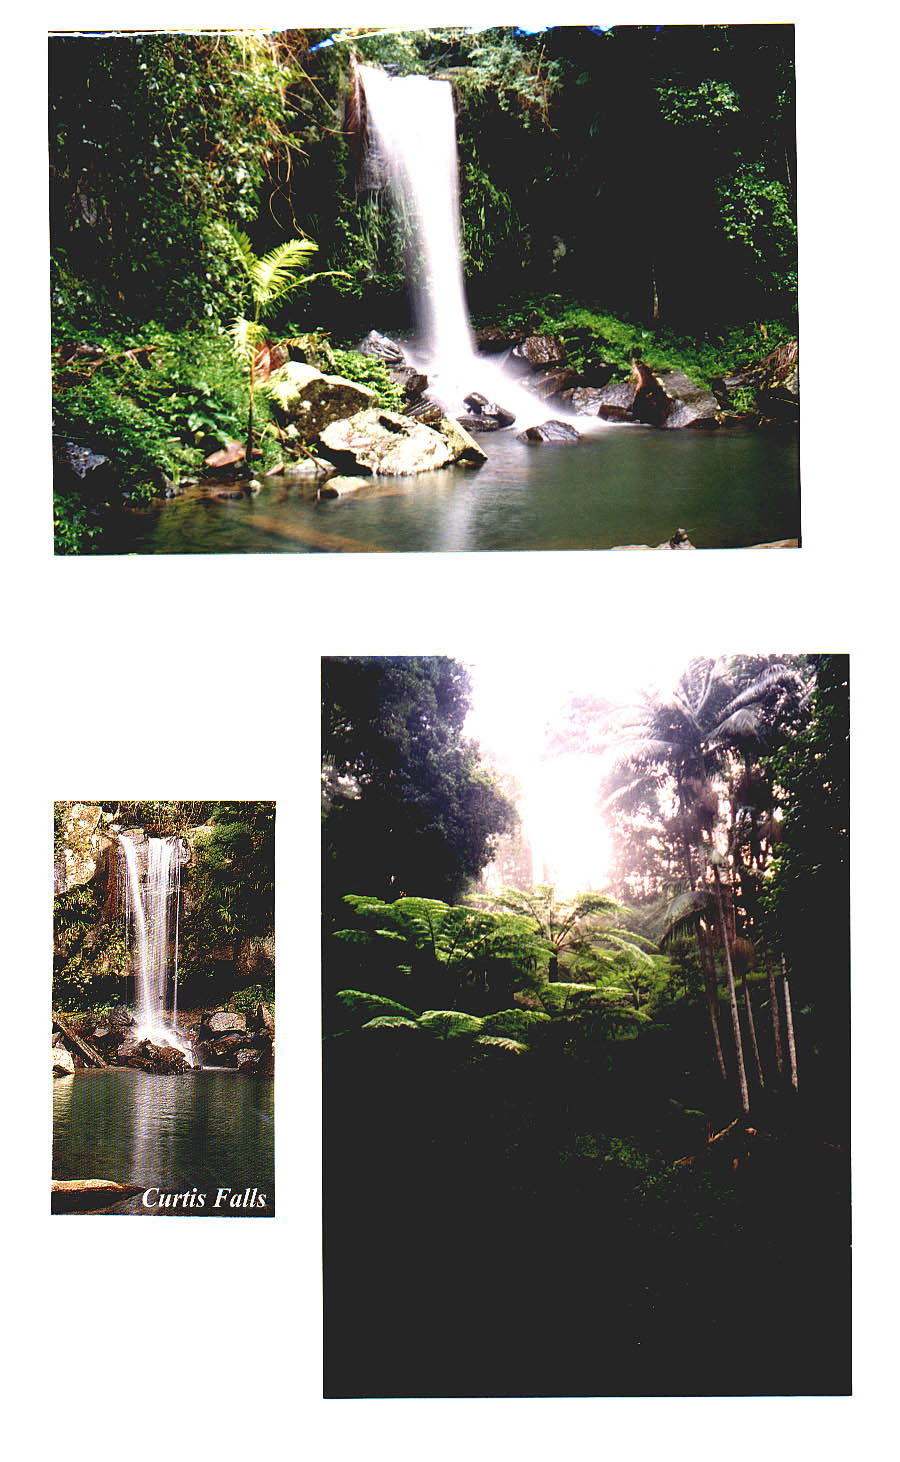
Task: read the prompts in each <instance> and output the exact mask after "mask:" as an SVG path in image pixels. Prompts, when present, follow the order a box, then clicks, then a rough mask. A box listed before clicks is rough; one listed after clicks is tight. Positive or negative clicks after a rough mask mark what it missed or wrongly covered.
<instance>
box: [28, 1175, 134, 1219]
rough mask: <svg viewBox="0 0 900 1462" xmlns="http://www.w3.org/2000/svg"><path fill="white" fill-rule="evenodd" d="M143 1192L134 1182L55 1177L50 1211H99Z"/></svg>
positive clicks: (51, 1186) (51, 1188)
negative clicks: (58, 1178) (59, 1178)
mask: <svg viewBox="0 0 900 1462" xmlns="http://www.w3.org/2000/svg"><path fill="white" fill-rule="evenodd" d="M142 1192H143V1189H142V1188H138V1187H135V1185H134V1184H133V1183H111V1182H110V1181H109V1180H108V1179H106V1178H67V1179H64V1180H57V1179H54V1180H53V1182H52V1183H51V1185H50V1212H51V1213H90V1212H97V1211H98V1210H99V1209H102V1208H111V1207H112V1205H113V1204H114V1203H121V1202H123V1200H124V1199H126V1198H132V1197H133V1196H134V1194H135V1193H142Z"/></svg>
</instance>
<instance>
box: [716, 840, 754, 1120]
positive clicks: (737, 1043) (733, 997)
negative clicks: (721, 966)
mask: <svg viewBox="0 0 900 1462" xmlns="http://www.w3.org/2000/svg"><path fill="white" fill-rule="evenodd" d="M713 881H714V884H715V890H716V909H717V910H718V914H719V927H720V929H721V930H722V948H723V949H724V951H725V970H726V972H727V975H728V1000H729V1003H730V1005H731V1023H732V1026H733V1029H734V1053H735V1057H736V1059H737V1068H738V1083H739V1085H740V1089H741V1110H742V1111H743V1113H744V1116H747V1114H748V1113H749V1111H750V1093H749V1091H748V1089H747V1072H746V1070H745V1068H744V1046H743V1042H742V1040H741V1021H740V1016H739V1015H738V1003H737V991H736V990H735V985H734V966H733V964H732V963H731V946H730V944H729V942H728V930H727V929H726V927H725V900H724V899H723V898H722V881H721V879H720V878H719V870H718V867H717V866H716V864H715V863H714V864H713Z"/></svg>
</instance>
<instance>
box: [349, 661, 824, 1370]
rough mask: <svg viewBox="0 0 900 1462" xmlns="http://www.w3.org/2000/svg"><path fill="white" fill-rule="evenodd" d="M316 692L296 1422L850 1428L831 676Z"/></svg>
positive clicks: (529, 665) (698, 667) (708, 674)
mask: <svg viewBox="0 0 900 1462" xmlns="http://www.w3.org/2000/svg"><path fill="white" fill-rule="evenodd" d="M546 669H547V667H546V666H543V665H542V666H539V667H536V665H535V663H534V661H533V660H532V659H529V658H527V657H526V656H525V654H524V653H520V654H519V655H518V656H516V655H515V654H514V653H513V652H510V653H509V654H507V655H500V654H495V655H493V656H491V655H490V654H489V653H488V652H487V651H485V653H484V655H483V657H482V658H480V659H476V660H474V661H471V662H463V661H461V660H457V659H454V658H450V657H447V656H444V655H440V656H416V657H401V656H385V657H373V656H365V657H355V658H350V657H340V658H328V659H325V660H324V661H323V662H322V775H323V854H322V857H323V864H322V866H323V884H322V899H323V917H324V943H323V1008H324V1036H325V1045H324V1050H325V1083H324V1100H325V1127H324V1131H325V1144H324V1146H325V1165H324V1191H325V1206H324V1273H325V1289H324V1297H325V1394H326V1396H328V1397H332V1398H338V1397H482V1396H484V1397H495V1396H500V1397H519V1396H527V1397H536V1396H551V1397H557V1396H561V1397H567V1396H568V1397H571V1396H798V1395H799V1396H810V1395H816V1396H821V1395H829V1396H830V1395H844V1394H847V1393H848V1392H849V1390H850V1185H849V1116H850V1113H849V661H848V659H847V657H846V656H843V655H831V654H808V655H803V654H779V653H771V654H761V653H752V654H746V653H735V654H731V655H725V656H708V655H705V654H703V653H702V651H695V650H692V649H689V648H687V649H685V651H684V653H681V654H679V653H674V654H673V653H672V651H671V650H669V651H668V652H665V651H663V650H659V651H657V652H656V653H654V652H653V651H652V649H650V648H649V647H645V648H644V649H643V650H640V649H639V648H632V649H631V650H629V652H628V653H627V654H625V653H622V652H617V651H616V650H615V649H613V648H611V649H610V650H609V651H607V652H605V653H604V651H603V650H602V649H598V651H597V654H596V656H595V657H594V658H593V659H591V658H588V657H584V656H581V657H576V656H575V655H574V654H570V655H568V656H566V655H565V654H563V653H560V656H559V657H558V659H557V660H556V661H555V663H554V664H553V666H552V674H545V673H544V671H545V670H546Z"/></svg>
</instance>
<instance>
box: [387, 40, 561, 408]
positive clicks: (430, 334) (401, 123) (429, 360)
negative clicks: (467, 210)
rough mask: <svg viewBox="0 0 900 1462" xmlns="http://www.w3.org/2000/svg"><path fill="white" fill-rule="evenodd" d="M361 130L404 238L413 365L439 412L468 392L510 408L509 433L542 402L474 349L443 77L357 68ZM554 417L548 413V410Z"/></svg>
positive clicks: (452, 128)
mask: <svg viewBox="0 0 900 1462" xmlns="http://www.w3.org/2000/svg"><path fill="white" fill-rule="evenodd" d="M358 78H359V85H360V87H361V88H362V91H363V93H364V95H365V112H366V118H367V125H368V129H369V141H368V145H369V159H368V172H369V176H370V178H372V179H376V180H377V179H381V178H387V180H388V182H389V183H390V186H391V190H392V192H393V195H394V198H395V201H396V203H397V207H398V209H399V212H400V214H401V215H402V217H403V218H404V219H405V220H406V223H407V226H408V229H409V232H410V235H411V239H412V243H411V247H410V250H409V253H408V257H407V280H408V283H409V288H410V293H411V296H412V301H413V307H414V311H415V318H416V326H417V329H418V332H419V336H420V340H419V345H420V347H421V351H422V358H421V361H420V362H418V363H419V364H421V366H422V368H423V369H425V370H427V372H428V375H429V384H430V386H431V389H432V391H433V392H434V394H435V395H436V396H437V397H438V398H439V399H440V401H441V402H442V404H443V405H444V406H445V408H446V409H447V410H448V411H450V412H452V413H454V414H457V415H458V414H460V413H461V412H463V411H465V410H466V408H465V406H464V404H463V403H464V400H465V397H466V396H467V395H469V394H470V393H471V392H473V391H478V392H480V393H481V394H482V395H483V396H486V397H487V398H488V399H489V400H492V401H496V402H498V403H499V404H500V405H502V406H505V407H507V409H508V410H510V411H512V412H514V413H515V416H516V426H517V429H519V430H521V429H522V428H523V427H526V426H531V425H533V424H534V423H535V422H540V421H545V420H546V419H547V416H548V412H547V409H546V407H545V406H544V405H543V404H542V403H541V401H540V400H538V398H537V397H536V396H534V395H532V393H531V392H530V391H526V390H525V389H524V388H523V387H522V386H520V385H519V384H518V382H517V381H516V380H515V378H514V377H513V376H512V375H511V374H510V373H508V372H506V371H504V370H503V369H502V368H501V367H499V366H497V365H495V364H494V363H493V362H491V361H487V360H485V359H484V357H483V356H479V355H478V353H477V351H476V349H475V342H474V339H473V336H472V330H471V327H470V325H469V316H468V310H467V306H466V293H465V285H464V283H463V269H462V241H461V233H460V220H459V169H458V166H457V157H456V118H455V115H454V111H453V92H452V89H451V86H450V83H449V81H434V80H432V78H431V77H428V76H400V77H396V76H388V75H387V73H386V72H384V71H379V70H378V69H376V68H375V67H373V66H359V67H358ZM555 414H556V415H559V414H560V413H559V412H558V411H557V412H556V413H555Z"/></svg>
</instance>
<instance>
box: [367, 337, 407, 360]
mask: <svg viewBox="0 0 900 1462" xmlns="http://www.w3.org/2000/svg"><path fill="white" fill-rule="evenodd" d="M358 348H359V354H360V355H374V356H376V357H377V359H378V360H383V361H385V362H386V363H387V364H388V365H403V363H404V359H405V357H404V355H403V351H402V350H401V348H400V346H399V345H398V344H397V342H396V340H390V339H389V338H388V336H387V335H381V334H379V332H378V331H377V330H370V331H369V333H368V335H367V336H366V338H365V340H361V341H360V342H359V347H358Z"/></svg>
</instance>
